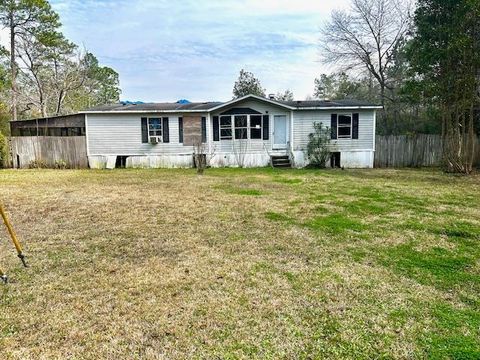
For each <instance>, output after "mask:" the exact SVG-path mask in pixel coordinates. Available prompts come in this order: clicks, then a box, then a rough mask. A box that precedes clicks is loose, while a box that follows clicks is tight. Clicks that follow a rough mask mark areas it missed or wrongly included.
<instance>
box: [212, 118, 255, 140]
mask: <svg viewBox="0 0 480 360" xmlns="http://www.w3.org/2000/svg"><path fill="white" fill-rule="evenodd" d="M262 119H263V118H262V115H221V116H220V117H219V120H220V121H219V128H220V140H233V139H235V140H247V139H253V140H254V139H260V140H261V139H262V132H263V123H262Z"/></svg>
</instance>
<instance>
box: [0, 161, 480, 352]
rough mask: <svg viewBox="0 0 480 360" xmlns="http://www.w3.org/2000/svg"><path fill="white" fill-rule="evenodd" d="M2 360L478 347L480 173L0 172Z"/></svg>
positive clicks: (477, 349)
mask: <svg viewBox="0 0 480 360" xmlns="http://www.w3.org/2000/svg"><path fill="white" fill-rule="evenodd" d="M0 188H1V195H2V198H3V199H4V202H5V205H6V207H7V209H8V211H9V214H10V218H11V219H12V221H13V224H14V226H15V228H16V230H17V233H18V234H19V236H20V238H21V239H22V241H23V243H24V245H25V252H26V254H27V255H28V258H27V261H28V262H29V264H30V267H29V268H28V269H23V268H22V267H21V264H20V261H19V260H18V259H17V258H16V256H15V253H14V251H13V247H12V246H11V244H10V243H8V242H7V236H6V231H5V230H4V229H3V228H1V230H0V240H1V241H0V266H1V267H2V268H4V269H5V270H6V271H7V272H8V274H9V276H10V280H11V283H10V284H8V285H7V286H4V285H0V358H2V359H10V358H11V359H29V358H32V359H37V358H44V359H55V358H58V359H60V358H62V359H63V358H77V359H79V358H82V359H83V358H85V359H100V358H112V359H113V358H118V359H123V358H147V359H156V358H169V359H170V358H179V359H182V358H222V359H233V358H275V359H277V358H285V359H287V358H288V359H291V358H308V359H310V358H338V359H344V358H352V359H353V358H355V359H358V358H458V359H468V358H470V359H478V358H480V340H479V339H480V295H479V294H480V176H479V175H476V176H472V177H457V176H452V175H444V174H442V173H440V172H438V171H434V170H421V171H420V170H401V171H399V170H358V171H353V170H352V171H341V170H338V171H335V170H326V171H315V170H285V171H281V170H278V171H277V170H272V169H245V170H240V169H215V170H214V169H209V170H207V171H206V174H205V175H204V176H203V177H199V176H197V175H196V174H195V172H194V171H193V170H113V171H93V170H90V171H70V170H65V171H53V170H42V171H38V170H36V171H35V170H25V171H14V170H6V171H0Z"/></svg>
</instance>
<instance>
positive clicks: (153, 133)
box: [148, 118, 162, 142]
mask: <svg viewBox="0 0 480 360" xmlns="http://www.w3.org/2000/svg"><path fill="white" fill-rule="evenodd" d="M152 138H155V139H156V140H157V141H158V142H161V141H162V119H160V118H149V119H148V140H149V141H150V140H151V139H152Z"/></svg>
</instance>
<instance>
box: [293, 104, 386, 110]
mask: <svg viewBox="0 0 480 360" xmlns="http://www.w3.org/2000/svg"><path fill="white" fill-rule="evenodd" d="M377 109H383V106H378V105H367V106H341V105H340V106H309V107H297V108H295V110H377Z"/></svg>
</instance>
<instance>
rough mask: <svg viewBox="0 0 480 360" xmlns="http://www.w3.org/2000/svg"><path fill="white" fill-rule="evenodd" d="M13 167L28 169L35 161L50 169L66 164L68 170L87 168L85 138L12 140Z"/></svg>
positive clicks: (38, 137) (26, 138) (25, 138)
mask: <svg viewBox="0 0 480 360" xmlns="http://www.w3.org/2000/svg"><path fill="white" fill-rule="evenodd" d="M10 146H11V151H12V155H13V156H12V160H13V166H14V167H15V168H28V167H29V166H30V164H32V162H33V161H37V162H41V163H43V164H45V165H46V166H48V167H55V165H56V162H65V164H66V166H67V167H68V168H87V167H88V160H87V145H86V140H85V136H68V137H62V136H21V137H12V138H10Z"/></svg>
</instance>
